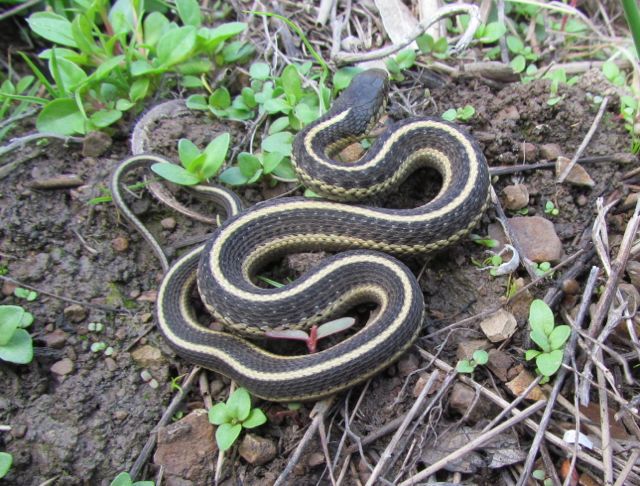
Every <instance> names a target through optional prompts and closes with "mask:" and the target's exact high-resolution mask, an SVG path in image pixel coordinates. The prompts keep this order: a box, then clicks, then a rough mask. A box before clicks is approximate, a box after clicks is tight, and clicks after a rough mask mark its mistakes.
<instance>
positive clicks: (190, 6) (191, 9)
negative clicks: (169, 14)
mask: <svg viewBox="0 0 640 486" xmlns="http://www.w3.org/2000/svg"><path fill="white" fill-rule="evenodd" d="M176 7H177V9H178V15H179V16H180V20H182V23H183V24H184V25H193V26H194V27H200V24H201V23H202V14H201V12H200V5H198V2H197V1H196V0H176Z"/></svg>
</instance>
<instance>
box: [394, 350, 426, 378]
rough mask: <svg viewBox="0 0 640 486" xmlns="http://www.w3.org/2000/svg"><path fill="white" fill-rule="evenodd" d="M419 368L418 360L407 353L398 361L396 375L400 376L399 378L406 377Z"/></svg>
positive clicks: (413, 355)
mask: <svg viewBox="0 0 640 486" xmlns="http://www.w3.org/2000/svg"><path fill="white" fill-rule="evenodd" d="M419 366H420V360H419V359H418V357H417V356H416V355H415V354H413V353H408V354H406V355H404V356H403V357H402V358H400V360H399V361H398V364H397V368H398V373H399V374H400V376H407V375H409V374H410V373H412V372H414V371H415V370H417V369H418V367H419Z"/></svg>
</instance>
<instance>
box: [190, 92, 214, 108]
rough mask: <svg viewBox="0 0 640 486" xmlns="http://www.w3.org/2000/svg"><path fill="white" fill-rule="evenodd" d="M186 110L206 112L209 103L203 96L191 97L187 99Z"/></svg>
mask: <svg viewBox="0 0 640 486" xmlns="http://www.w3.org/2000/svg"><path fill="white" fill-rule="evenodd" d="M187 108H189V109H191V110H207V109H209V103H207V99H206V98H205V97H204V95H191V96H189V97H188V98H187Z"/></svg>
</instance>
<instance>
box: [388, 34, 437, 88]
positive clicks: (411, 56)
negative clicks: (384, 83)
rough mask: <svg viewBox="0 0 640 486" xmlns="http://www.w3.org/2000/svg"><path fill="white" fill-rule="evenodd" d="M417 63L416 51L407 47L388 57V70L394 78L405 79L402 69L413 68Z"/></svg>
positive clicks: (395, 79) (397, 79)
mask: <svg viewBox="0 0 640 486" xmlns="http://www.w3.org/2000/svg"><path fill="white" fill-rule="evenodd" d="M445 43H446V40H445ZM415 63H416V53H415V51H414V50H413V49H405V50H404V51H401V52H399V53H398V54H397V55H396V56H394V57H390V58H389V59H387V62H386V65H387V71H389V74H390V75H391V79H392V80H394V81H404V79H405V78H404V74H402V71H405V70H407V69H411V68H412V67H413V66H414V64H415Z"/></svg>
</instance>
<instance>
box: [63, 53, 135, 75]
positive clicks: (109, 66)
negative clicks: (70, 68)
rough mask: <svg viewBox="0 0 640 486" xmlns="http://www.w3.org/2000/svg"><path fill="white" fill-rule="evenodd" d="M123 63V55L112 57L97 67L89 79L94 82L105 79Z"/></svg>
mask: <svg viewBox="0 0 640 486" xmlns="http://www.w3.org/2000/svg"><path fill="white" fill-rule="evenodd" d="M56 54H57V53H56ZM58 58H60V56H58ZM124 61H125V57H124V55H120V56H114V57H112V58H111V59H107V60H106V61H105V62H103V63H101V64H100V65H99V66H98V68H97V69H96V70H95V72H94V73H93V75H92V76H91V78H92V79H94V80H96V81H99V80H101V79H104V78H106V77H107V76H108V75H109V74H111V72H112V71H113V70H114V69H116V68H118V67H121V64H122V65H124Z"/></svg>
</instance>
